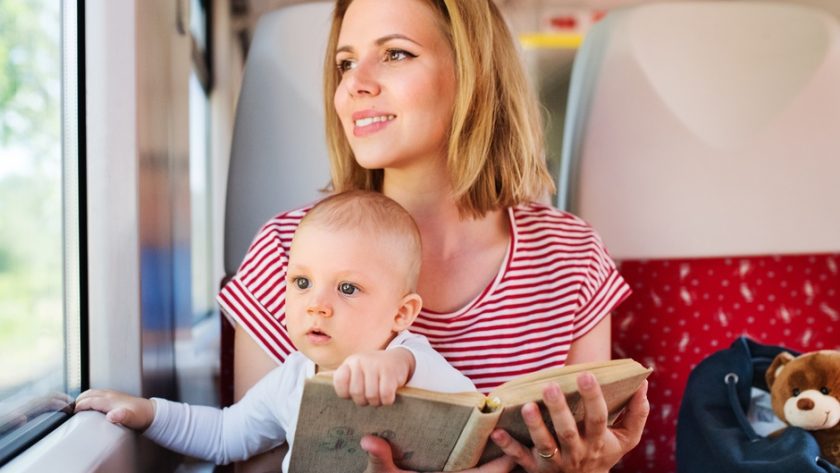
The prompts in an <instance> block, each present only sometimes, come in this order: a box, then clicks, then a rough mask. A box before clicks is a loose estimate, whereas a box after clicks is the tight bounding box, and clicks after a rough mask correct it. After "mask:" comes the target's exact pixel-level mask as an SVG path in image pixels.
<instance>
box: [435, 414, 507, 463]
mask: <svg viewBox="0 0 840 473" xmlns="http://www.w3.org/2000/svg"><path fill="white" fill-rule="evenodd" d="M501 415H502V409H495V410H493V411H492V412H481V409H478V408H476V409H474V410H473V412H472V414H470V418H469V420H468V421H467V424H466V425H465V426H464V430H462V431H461V436H460V437H458V441H457V442H456V443H455V448H453V449H452V453H451V454H449V459H448V460H447V462H446V466H444V467H443V471H461V470H466V469H467V468H471V467H474V466H475V465H476V464H477V463H478V460H479V459H480V458H481V454H482V452H484V447H485V446H486V445H487V441H488V440H489V439H490V433H491V432H492V431H493V429H494V428H495V427H496V423H497V422H498V421H499V416H501Z"/></svg>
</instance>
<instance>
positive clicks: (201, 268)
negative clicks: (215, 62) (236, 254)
mask: <svg viewBox="0 0 840 473" xmlns="http://www.w3.org/2000/svg"><path fill="white" fill-rule="evenodd" d="M208 128H209V104H208V99H207V96H206V95H205V94H204V89H203V88H202V86H201V83H200V82H199V79H198V77H197V76H196V74H195V72H194V71H193V73H191V74H190V209H191V210H190V214H191V222H190V224H191V229H190V231H191V234H192V241H191V248H192V254H191V264H192V307H193V314H194V316H195V319H196V320H200V319H202V318H204V317H206V316H208V315H210V314H212V313H213V311H214V310H215V308H216V303H215V295H216V286H217V283H218V281H214V280H213V271H212V268H213V266H212V264H213V241H212V235H213V231H212V226H211V225H212V220H211V211H212V208H211V195H210V185H209V184H210V152H209V148H208V139H209V135H208Z"/></svg>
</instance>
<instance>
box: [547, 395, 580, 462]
mask: <svg viewBox="0 0 840 473" xmlns="http://www.w3.org/2000/svg"><path fill="white" fill-rule="evenodd" d="M543 402H545V406H546V407H547V408H548V413H549V415H550V416H551V423H552V424H554V431H555V432H556V433H557V442H558V447H560V450H562V451H563V454H564V455H572V454H576V453H577V452H579V451H580V450H581V448H582V440H581V438H580V432H578V427H577V422H575V417H574V415H573V414H572V411H571V410H570V409H569V405H568V404H566V396H564V395H563V391H561V390H560V386H558V385H557V383H548V385H547V386H546V387H545V389H543Z"/></svg>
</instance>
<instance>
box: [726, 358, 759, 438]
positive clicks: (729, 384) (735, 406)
mask: <svg viewBox="0 0 840 473" xmlns="http://www.w3.org/2000/svg"><path fill="white" fill-rule="evenodd" d="M738 381H739V378H738V375H737V374H735V373H727V374H726V376H724V377H723V382H724V384H726V391H727V397H728V398H729V404H730V406H731V407H732V413H733V414H735V418H736V419H737V420H738V424H740V425H741V430H743V431H744V435H746V436H747V438H748V439H749V440H750V442H755V441H757V440H759V439H761V437H760V436H759V435H758V434H757V433H755V430H754V429H753V428H752V425H750V423H749V421H748V420H747V416H746V414H744V409H743V408H742V407H741V403H740V402H739V401H738V391H737V385H738Z"/></svg>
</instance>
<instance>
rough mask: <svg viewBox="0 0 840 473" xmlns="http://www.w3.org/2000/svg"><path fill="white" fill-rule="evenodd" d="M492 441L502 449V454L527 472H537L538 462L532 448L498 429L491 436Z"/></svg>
mask: <svg viewBox="0 0 840 473" xmlns="http://www.w3.org/2000/svg"><path fill="white" fill-rule="evenodd" d="M490 439H491V440H492V441H493V443H495V444H496V445H498V446H499V448H501V449H502V452H504V454H505V455H506V456H508V457H510V458H511V459H512V460H513V461H514V462H516V463H517V464H518V465H519V466H521V467H522V468H524V469H525V471H537V461H536V459H535V458H534V455H533V453H532V452H531V449H530V448H525V446H524V445H522V444H521V443H519V442H517V441H516V439H514V438H513V437H511V436H510V434H509V433H507V432H505V431H504V430H502V429H496V430H494V431H493V433H491V434H490Z"/></svg>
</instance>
